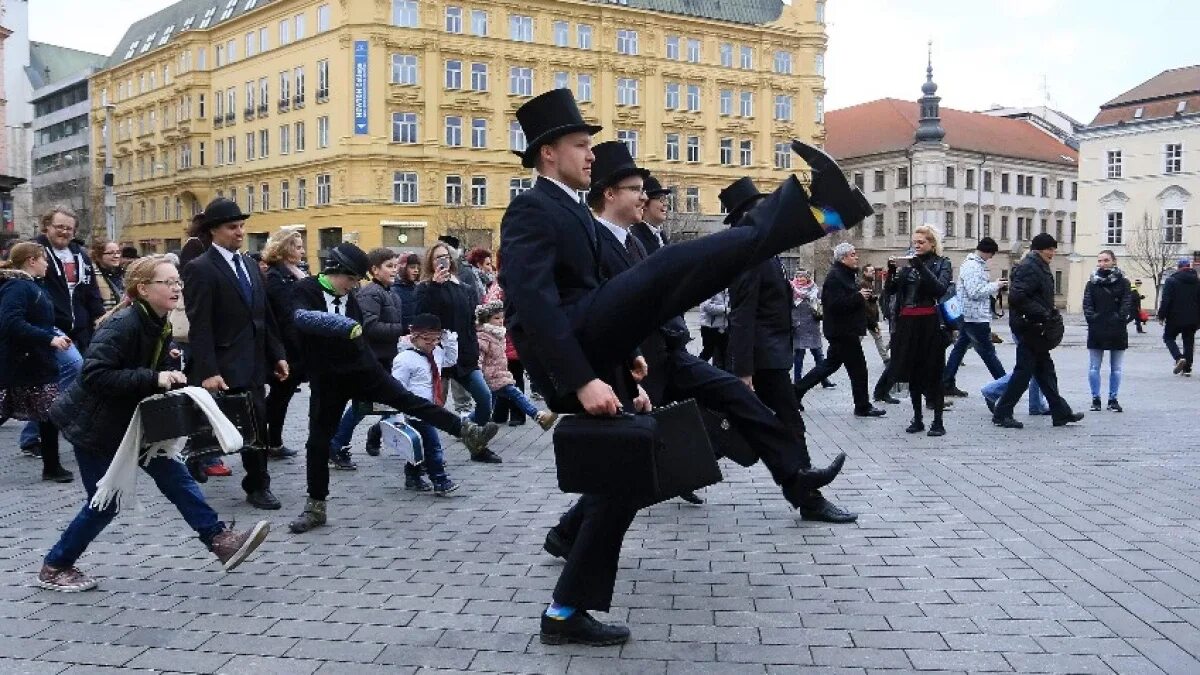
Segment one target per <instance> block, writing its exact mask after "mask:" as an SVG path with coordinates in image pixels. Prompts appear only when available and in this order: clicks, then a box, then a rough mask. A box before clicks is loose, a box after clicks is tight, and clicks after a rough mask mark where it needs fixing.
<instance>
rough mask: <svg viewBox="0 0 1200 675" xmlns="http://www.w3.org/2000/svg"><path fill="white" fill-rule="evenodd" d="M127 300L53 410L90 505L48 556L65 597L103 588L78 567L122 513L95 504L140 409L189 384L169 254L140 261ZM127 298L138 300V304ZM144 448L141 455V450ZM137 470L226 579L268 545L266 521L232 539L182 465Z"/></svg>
mask: <svg viewBox="0 0 1200 675" xmlns="http://www.w3.org/2000/svg"><path fill="white" fill-rule="evenodd" d="M125 281H126V295H127V297H126V299H125V300H124V301H122V302H121V304H120V305H118V306H117V309H115V310H114V311H113V312H110V313H108V314H106V315H105V316H104V317H103V318H101V320H100V326H99V329H98V330H97V331H96V333H95V335H94V336H93V338H92V341H91V344H90V345H89V347H88V350H87V353H86V354H85V355H84V361H83V372H82V373H81V374H80V376H79V378H78V379H76V380H75V382H73V383H72V384H71V386H70V387H69V388H68V389H67V392H66V394H64V395H63V396H62V397H61V398H60V399H59V400H58V401H57V402H56V403H55V404H54V408H53V409H52V411H51V415H52V417H53V418H54V420H55V421H56V422H57V423H58V424H59V426H60V428H61V429H62V433H63V436H65V437H66V438H67V440H69V441H71V444H72V445H73V446H74V449H75V459H76V461H77V462H78V463H79V475H80V478H81V479H82V480H83V486H84V489H85V490H86V491H87V501H86V502H85V503H84V505H83V508H82V509H80V511H79V514H78V515H76V516H75V519H74V520H72V521H71V523H70V524H69V525H68V526H67V529H66V530H64V531H63V533H62V535H61V536H60V537H59V540H58V543H56V544H55V545H54V547H53V548H52V549H50V552H49V553H48V554H47V555H46V559H45V562H44V564H43V565H42V569H41V571H40V572H39V573H38V578H37V583H38V585H39V586H41V587H42V588H45V589H49V590H53V591H62V592H75V591H86V590H90V589H92V588H95V587H96V584H97V582H96V580H95V579H92V578H90V577H88V576H87V575H85V574H84V573H83V572H80V571H79V570H78V569H76V567H75V561H76V560H78V559H79V556H81V555H83V552H84V551H85V550H87V547H88V545H89V544H91V542H92V540H94V539H95V538H96V537H97V536H99V535H100V533H101V532H102V531H104V528H105V527H107V526H108V524H109V523H110V522H112V519H113V518H115V517H116V515H117V511H118V509H119V504H118V501H117V499H115V498H114V499H111V500H110V501H109V502H108V503H106V504H97V505H95V506H93V505H92V498H93V497H94V496H95V494H96V485H97V483H98V482H100V479H101V478H103V477H104V476H105V474H106V472H107V471H108V469H109V465H110V464H111V463H112V461H113V458H114V457H115V456H116V453H117V450H118V448H119V447H120V446H121V443H122V439H123V437H124V436H125V430H126V429H127V428H128V426H129V423H130V421H131V420H132V419H133V416H134V412H135V410H136V409H137V407H138V404H140V403H141V402H142V400H143V399H145V398H146V397H148V396H151V395H153V394H157V393H161V392H163V391H165V390H167V389H170V388H171V387H173V386H176V385H182V384H186V383H187V377H185V376H184V374H183V373H181V372H179V371H178V370H177V369H176V363H175V362H176V361H177V359H178V355H177V352H176V350H174V349H173V346H172V344H171V324H170V323H168V322H167V313H168V312H170V310H172V309H174V308H175V306H176V305H177V304H178V302H179V298H180V297H181V296H182V292H181V291H182V286H183V284H182V282H181V281H180V280H179V270H177V269H176V268H175V265H173V264H171V262H170V261H169V260H168V259H167V257H166V256H148V257H145V258H139V259H138V260H135V261H134V262H133V263H131V264H130V265H129V268H128V270H127V271H126V274H125ZM129 296H132V298H134V299H131V298H130V297H129ZM139 450H140V449H139ZM138 466H140V467H141V469H142V470H143V471H145V472H146V473H147V474H149V475H150V477H151V478H153V479H154V482H155V484H156V485H157V486H158V489H159V491H160V492H162V494H163V496H165V497H166V498H167V499H169V500H170V501H171V502H172V503H173V504H175V506H176V508H178V509H179V513H180V514H181V515H182V516H183V519H184V520H186V521H187V523H188V525H190V526H191V527H192V529H193V530H195V531H196V534H197V535H198V536H199V538H200V541H201V542H203V543H204V545H205V546H206V547H208V549H209V550H210V551H212V552H213V554H215V555H216V556H217V559H218V560H220V561H221V562H222V563H223V564H224V566H225V571H230V570H232V569H233V568H235V567H237V566H238V565H239V564H241V563H242V561H243V560H245V559H246V557H247V556H249V555H250V553H251V552H253V551H254V549H255V548H257V547H258V545H259V544H261V543H262V541H263V539H265V538H266V536H267V532H268V531H269V530H270V527H269V526H268V524H267V521H265V520H263V521H259V522H258V524H257V525H255V526H254V527H253V528H252V529H250V530H248V531H246V532H233V531H232V530H230V529H228V528H227V527H226V526H225V523H223V522H221V521H220V520H219V519H218V517H217V513H216V511H214V510H213V509H212V507H210V506H209V505H208V502H207V501H206V500H205V499H204V494H203V493H202V492H201V491H200V486H199V485H197V484H196V481H195V479H193V478H192V476H191V474H189V473H188V470H187V468H185V467H184V465H183V463H182V462H180V461H178V460H177V459H175V458H173V457H169V456H167V455H164V454H156V455H154V456H152V457H150V458H149V459H142V458H139V461H138Z"/></svg>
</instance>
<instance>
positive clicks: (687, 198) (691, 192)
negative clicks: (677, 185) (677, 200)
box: [683, 186, 700, 213]
mask: <svg viewBox="0 0 1200 675" xmlns="http://www.w3.org/2000/svg"><path fill="white" fill-rule="evenodd" d="M683 210H684V211H685V212H687V213H700V188H698V187H696V186H690V187H688V188H687V189H686V190H684V193H683Z"/></svg>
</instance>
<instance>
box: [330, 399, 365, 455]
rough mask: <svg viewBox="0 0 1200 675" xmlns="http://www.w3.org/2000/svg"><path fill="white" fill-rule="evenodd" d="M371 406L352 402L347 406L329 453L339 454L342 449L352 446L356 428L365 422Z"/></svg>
mask: <svg viewBox="0 0 1200 675" xmlns="http://www.w3.org/2000/svg"><path fill="white" fill-rule="evenodd" d="M370 408H371V405H370V404H369V403H368V404H365V405H360V404H359V402H358V401H351V402H350V405H347V406H346V412H344V413H342V421H341V422H338V427H337V431H335V432H334V434H333V440H332V441H330V442H329V452H337V451H338V450H341V449H342V448H344V447H346V446H347V445H350V439H351V438H352V437H353V436H354V428H355V427H357V426H358V423H359V422H361V421H363V418H364V417H366V416H367V411H368V410H370Z"/></svg>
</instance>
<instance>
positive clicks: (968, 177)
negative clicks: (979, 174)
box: [963, 169, 975, 190]
mask: <svg viewBox="0 0 1200 675" xmlns="http://www.w3.org/2000/svg"><path fill="white" fill-rule="evenodd" d="M963 187H965V188H966V189H968V190H974V189H975V169H967V170H965V171H963Z"/></svg>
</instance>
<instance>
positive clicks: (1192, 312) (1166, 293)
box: [1158, 268, 1200, 326]
mask: <svg viewBox="0 0 1200 675" xmlns="http://www.w3.org/2000/svg"><path fill="white" fill-rule="evenodd" d="M1158 318H1160V319H1162V320H1163V321H1165V322H1167V323H1168V324H1171V325H1172V326H1197V325H1200V278H1197V276H1196V270H1194V269H1191V268H1188V269H1182V270H1179V271H1178V272H1176V273H1174V274H1172V275H1171V276H1170V277H1169V278H1168V279H1167V281H1166V283H1164V284H1163V288H1162V302H1160V303H1159V306H1158Z"/></svg>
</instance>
